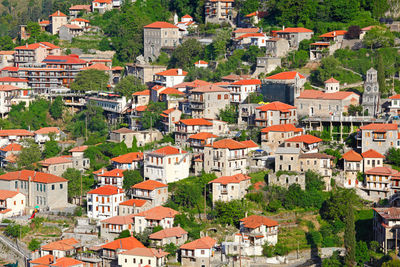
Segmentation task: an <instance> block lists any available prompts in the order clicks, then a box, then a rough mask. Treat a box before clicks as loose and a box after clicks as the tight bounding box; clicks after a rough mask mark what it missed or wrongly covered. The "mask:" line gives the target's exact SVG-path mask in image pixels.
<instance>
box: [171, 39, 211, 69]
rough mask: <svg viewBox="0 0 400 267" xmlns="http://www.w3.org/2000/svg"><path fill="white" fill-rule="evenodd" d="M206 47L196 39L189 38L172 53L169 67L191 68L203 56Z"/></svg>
mask: <svg viewBox="0 0 400 267" xmlns="http://www.w3.org/2000/svg"><path fill="white" fill-rule="evenodd" d="M203 51H204V47H203V45H202V44H200V42H199V41H198V40H196V39H188V40H186V41H185V42H184V43H182V44H181V45H179V46H178V47H177V48H176V49H175V50H174V52H173V53H172V56H171V59H170V61H169V66H168V67H169V68H182V69H189V68H190V67H192V66H193V64H194V63H195V62H196V61H197V60H199V59H201V58H202V57H203Z"/></svg>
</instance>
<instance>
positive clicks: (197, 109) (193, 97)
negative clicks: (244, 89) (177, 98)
mask: <svg viewBox="0 0 400 267" xmlns="http://www.w3.org/2000/svg"><path fill="white" fill-rule="evenodd" d="M229 104H230V91H229V90H228V89H226V88H222V87H220V86H217V85H205V86H199V87H197V88H194V89H192V90H191V91H190V95H189V105H190V109H191V111H192V117H193V118H208V119H217V118H218V115H219V112H220V110H221V109H225V108H226V106H228V105H229Z"/></svg>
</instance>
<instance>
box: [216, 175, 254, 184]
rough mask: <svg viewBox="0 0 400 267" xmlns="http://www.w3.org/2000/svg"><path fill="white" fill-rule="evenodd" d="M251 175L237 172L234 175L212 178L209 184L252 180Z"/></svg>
mask: <svg viewBox="0 0 400 267" xmlns="http://www.w3.org/2000/svg"><path fill="white" fill-rule="evenodd" d="M250 179H251V177H250V176H247V175H244V174H241V173H239V174H236V175H232V176H221V177H219V178H217V179H214V180H212V181H211V182H209V184H224V185H226V184H238V183H240V182H242V181H246V180H250Z"/></svg>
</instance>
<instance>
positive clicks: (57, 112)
mask: <svg viewBox="0 0 400 267" xmlns="http://www.w3.org/2000/svg"><path fill="white" fill-rule="evenodd" d="M63 110H64V103H63V100H62V97H61V96H57V97H56V99H54V101H53V103H52V104H51V105H50V109H49V111H50V115H51V116H52V117H53V118H54V119H60V118H61V117H62V114H63Z"/></svg>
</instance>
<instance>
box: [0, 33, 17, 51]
mask: <svg viewBox="0 0 400 267" xmlns="http://www.w3.org/2000/svg"><path fill="white" fill-rule="evenodd" d="M14 47H15V45H14V42H13V40H12V38H11V37H10V36H8V35H6V36H1V37H0V50H13V49H14Z"/></svg>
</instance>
